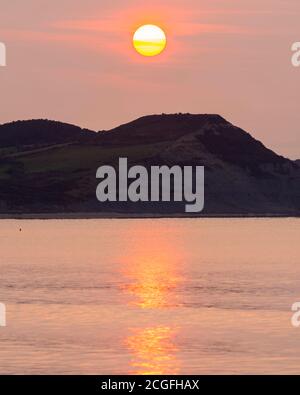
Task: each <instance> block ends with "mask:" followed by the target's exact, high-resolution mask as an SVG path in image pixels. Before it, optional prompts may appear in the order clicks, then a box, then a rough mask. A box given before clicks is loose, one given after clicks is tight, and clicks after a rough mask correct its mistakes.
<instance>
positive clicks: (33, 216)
mask: <svg viewBox="0 0 300 395" xmlns="http://www.w3.org/2000/svg"><path fill="white" fill-rule="evenodd" d="M208 218H215V219H222V218H224V219H226V218H231V219H235V218H300V214H299V215H296V214H294V215H293V214H291V213H289V214H270V213H266V214H250V213H249V214H203V215H187V214H161V213H160V214H141V213H137V214H134V213H133V214H126V213H114V212H111V213H30V214H29V213H28V214H25V213H24V214H22V213H10V214H0V220H6V219H11V220H52V219H53V220H54V219H56V220H63V219H66V220H70V219H74V220H79V219H85V220H88V219H208Z"/></svg>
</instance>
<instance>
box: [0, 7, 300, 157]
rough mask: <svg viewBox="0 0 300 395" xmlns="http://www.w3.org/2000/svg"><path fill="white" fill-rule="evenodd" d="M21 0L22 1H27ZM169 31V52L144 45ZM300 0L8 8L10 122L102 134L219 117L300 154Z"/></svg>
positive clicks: (0, 36)
mask: <svg viewBox="0 0 300 395" xmlns="http://www.w3.org/2000/svg"><path fill="white" fill-rule="evenodd" d="M16 3H17V4H16ZM143 23H154V24H159V25H160V26H161V27H162V28H163V29H164V30H165V31H166V33H167V35H168V48H167V50H166V51H165V52H164V53H163V54H162V55H160V56H159V57H157V58H152V59H149V58H142V57H141V56H140V55H138V54H136V53H135V52H134V50H133V49H132V45H131V38H132V34H133V32H134V30H135V29H136V28H137V27H138V26H139V25H140V24H143ZM299 24H300V2H299V0H286V1H282V0H243V1H242V2H241V1H240V0H235V1H233V0H218V1H216V0H202V1H201V0H184V1H183V0H181V1H179V0H164V1H155V0H154V1H152V2H151V6H149V2H145V1H135V0H114V1H111V0H101V1H99V0H85V1H81V2H74V1H73V0H60V1H54V2H51V1H49V0H27V1H26V2H25V1H18V2H13V1H10V2H8V1H7V2H6V4H1V6H0V42H1V41H2V42H4V43H5V44H6V46H7V67H6V68H1V69H0V87H1V95H0V123H4V122H8V121H11V120H16V119H28V118H50V119H56V120H61V121H65V122H70V123H74V124H78V125H79V126H83V127H88V128H91V129H94V130H100V129H109V128H112V127H114V126H116V125H118V124H120V123H124V122H127V121H130V120H132V119H134V118H136V117H139V116H141V115H145V114H151V113H162V112H165V113H170V112H193V113H219V114H221V115H223V116H224V117H225V118H226V119H228V120H229V121H231V122H232V123H235V124H237V125H239V126H240V127H242V128H244V129H246V130H247V131H249V132H250V133H251V134H252V135H253V136H254V137H256V138H258V139H260V140H262V141H263V142H264V143H265V144H266V145H267V146H269V147H271V148H272V149H274V150H276V151H277V152H279V153H281V154H284V155H286V156H289V157H291V158H295V159H296V158H299V157H300V152H299V151H300V150H299V147H300V137H299V136H300V133H299V131H300V130H299V128H300V111H299V102H300V89H299V83H300V68H294V67H292V65H291V61H290V59H291V50H290V48H291V45H292V43H293V42H295V41H300V30H299Z"/></svg>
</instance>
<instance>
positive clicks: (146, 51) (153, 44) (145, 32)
mask: <svg viewBox="0 0 300 395" xmlns="http://www.w3.org/2000/svg"><path fill="white" fill-rule="evenodd" d="M166 45H167V38H166V35H165V32H164V31H163V30H162V29H161V28H160V27H158V26H155V25H144V26H141V27H139V28H138V29H137V31H136V32H135V33H134V36H133V46H134V48H135V49H136V51H137V52H138V53H139V54H141V55H143V56H156V55H159V54H160V53H161V52H162V51H163V50H164V49H165V48H166Z"/></svg>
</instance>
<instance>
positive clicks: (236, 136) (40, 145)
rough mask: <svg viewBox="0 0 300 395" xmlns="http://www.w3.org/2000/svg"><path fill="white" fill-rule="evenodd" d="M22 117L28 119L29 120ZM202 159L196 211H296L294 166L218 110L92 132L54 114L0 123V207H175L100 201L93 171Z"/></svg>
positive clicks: (298, 191) (167, 210)
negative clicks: (121, 163)
mask: <svg viewBox="0 0 300 395" xmlns="http://www.w3.org/2000/svg"><path fill="white" fill-rule="evenodd" d="M28 122H29V123H28ZM119 157H127V158H128V159H129V164H130V165H132V164H142V165H144V166H146V167H149V166H151V165H153V164H155V165H163V164H167V165H169V166H172V165H181V166H184V165H193V166H196V165H198V166H205V210H204V212H203V213H202V214H204V215H205V214H213V215H229V214H241V215H245V214H259V215H264V214H270V215H274V214H282V215H299V213H300V166H299V161H291V160H289V159H286V158H284V157H282V156H280V155H277V154H276V153H274V152H273V151H271V150H269V149H267V148H266V147H265V146H264V145H263V144H262V143H261V142H259V141H257V140H255V139H254V138H253V137H252V136H251V135H249V134H248V133H246V132H245V131H243V130H242V129H240V128H238V127H235V126H233V125H232V124H230V123H229V122H227V121H226V120H225V119H224V118H222V117H220V116H218V115H191V114H174V115H153V116H146V117H142V118H140V119H137V120H135V121H133V122H130V123H128V124H125V125H122V126H120V127H118V128H115V129H113V130H111V131H102V132H99V133H94V132H91V131H87V130H82V129H80V128H78V127H75V126H73V125H66V124H61V123H58V122H53V121H41V120H39V121H23V122H22V121H20V122H17V123H13V124H7V125H2V126H0V212H2V213H9V212H29V213H30V212H58V211H59V212H99V211H100V212H101V211H102V212H109V211H118V212H124V213H129V214H130V213H140V214H143V213H161V214H166V215H168V214H176V213H178V214H179V213H180V214H181V213H182V212H183V211H182V205H180V204H175V203H174V204H168V205H162V204H161V205H158V204H151V203H139V204H132V203H131V204H120V203H114V204H100V203H99V202H98V201H97V200H96V197H95V190H96V185H97V181H96V179H95V174H96V170H97V168H98V167H99V166H100V165H103V164H112V165H115V166H117V162H118V159H119Z"/></svg>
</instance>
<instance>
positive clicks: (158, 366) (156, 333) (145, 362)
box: [121, 226, 182, 375]
mask: <svg viewBox="0 0 300 395" xmlns="http://www.w3.org/2000/svg"><path fill="white" fill-rule="evenodd" d="M135 232H137V233H136V236H139V240H143V243H142V244H139V245H132V246H131V247H132V248H131V251H127V252H126V254H124V256H126V257H127V258H126V259H124V260H123V262H122V269H121V272H122V275H123V276H124V277H125V278H126V286H124V287H123V292H124V293H125V294H126V295H127V296H128V297H129V298H128V300H127V303H128V305H129V306H131V307H135V308H138V309H141V310H142V311H144V313H145V315H146V314H147V312H150V313H151V314H153V313H154V314H156V313H157V314H158V313H159V311H160V310H162V309H164V310H165V309H168V308H170V309H172V308H174V307H176V305H177V302H176V297H175V294H177V292H175V290H176V289H177V287H178V285H179V284H180V282H181V281H182V278H181V275H180V271H179V265H180V263H179V262H180V261H181V256H180V253H179V250H178V249H177V248H176V246H175V245H174V243H173V242H172V240H171V238H170V235H169V234H168V233H164V234H162V235H160V237H159V238H157V237H156V238H155V240H154V239H153V235H152V234H151V229H149V228H147V229H145V228H143V227H142V226H141V227H140V228H139V229H136V231H135ZM135 239H138V238H137V237H135V235H133V240H135ZM179 332H180V327H179V326H178V324H176V325H173V324H172V321H171V319H170V322H169V323H167V324H165V323H164V324H161V323H160V324H157V325H147V324H146V325H145V326H143V327H133V328H131V330H130V334H129V335H128V337H127V338H126V339H125V340H124V344H125V346H126V348H127V349H128V351H129V352H130V355H131V362H130V365H131V371H130V372H129V373H130V374H139V375H140V374H145V375H151V374H153V375H163V374H177V373H178V372H179V369H180V362H179V359H178V351H179V350H178V346H177V344H176V339H177V337H178V335H179Z"/></svg>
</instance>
